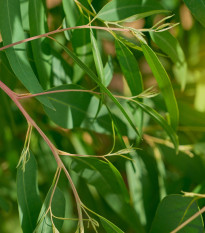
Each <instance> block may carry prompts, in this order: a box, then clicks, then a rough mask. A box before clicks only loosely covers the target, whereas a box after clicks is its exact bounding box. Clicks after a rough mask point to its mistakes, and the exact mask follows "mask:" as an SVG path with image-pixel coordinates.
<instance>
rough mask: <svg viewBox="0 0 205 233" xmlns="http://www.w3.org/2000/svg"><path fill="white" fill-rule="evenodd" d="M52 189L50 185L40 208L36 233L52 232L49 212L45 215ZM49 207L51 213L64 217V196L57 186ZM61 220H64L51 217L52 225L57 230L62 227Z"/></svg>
mask: <svg viewBox="0 0 205 233" xmlns="http://www.w3.org/2000/svg"><path fill="white" fill-rule="evenodd" d="M52 191H53V187H51V188H50V190H49V191H48V194H47V196H46V198H45V201H44V203H43V206H42V208H41V212H40V214H39V217H38V226H37V227H36V231H35V232H36V233H42V232H43V233H44V232H45V233H53V227H52V222H51V216H50V213H47V215H45V213H46V211H47V209H48V207H49V203H50V198H51V194H52ZM51 209H52V213H53V215H55V216H56V217H61V218H64V217H65V198H64V195H63V193H62V192H61V190H60V189H59V188H58V187H57V188H56V190H55V193H54V195H53V199H52V204H51ZM63 221H64V220H60V219H57V218H54V217H53V222H54V225H55V227H56V228H57V229H58V230H59V231H60V230H61V228H62V225H63Z"/></svg>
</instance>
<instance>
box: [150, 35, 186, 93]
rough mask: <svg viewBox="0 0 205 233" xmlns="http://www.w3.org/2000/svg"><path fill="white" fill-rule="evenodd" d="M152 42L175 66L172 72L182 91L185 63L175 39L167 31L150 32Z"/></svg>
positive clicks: (184, 78) (184, 83) (184, 79)
mask: <svg viewBox="0 0 205 233" xmlns="http://www.w3.org/2000/svg"><path fill="white" fill-rule="evenodd" d="M150 35H151V37H152V40H153V41H154V42H155V43H156V44H157V45H158V46H159V48H160V49H161V50H162V51H163V52H165V53H166V54H167V55H168V56H169V57H170V58H171V60H172V62H173V63H174V64H175V67H174V71H175V74H176V78H177V80H178V82H179V83H180V84H181V88H182V90H184V88H185V85H186V79H187V63H186V60H185V56H184V52H183V50H182V48H181V46H180V44H179V42H178V41H177V39H176V38H175V37H173V36H172V34H171V33H169V32H168V31H164V32H150Z"/></svg>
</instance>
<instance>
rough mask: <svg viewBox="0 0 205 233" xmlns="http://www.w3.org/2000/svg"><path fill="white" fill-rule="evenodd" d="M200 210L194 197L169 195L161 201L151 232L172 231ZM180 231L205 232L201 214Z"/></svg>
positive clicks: (164, 232)
mask: <svg viewBox="0 0 205 233" xmlns="http://www.w3.org/2000/svg"><path fill="white" fill-rule="evenodd" d="M198 211H199V208H198V206H197V204H196V202H195V201H193V198H192V197H183V196H181V195H169V196H167V197H165V198H164V199H163V200H162V202H161V203H160V205H159V207H158V209H157V213H156V216H155V218H154V221H153V224H152V228H151V231H150V233H156V232H157V233H170V232H171V231H173V230H174V229H175V228H176V227H177V226H179V225H180V224H181V223H183V222H184V221H185V220H187V219H188V218H190V217H191V216H192V215H194V214H195V213H196V212H198ZM179 232H180V233H194V232H198V233H203V232H204V227H203V221H202V217H201V215H200V216H198V217H197V218H196V219H194V220H193V221H192V222H190V223H189V224H188V225H187V226H185V227H184V228H183V229H181V230H180V231H179Z"/></svg>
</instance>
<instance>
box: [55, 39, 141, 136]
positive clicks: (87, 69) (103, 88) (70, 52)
mask: <svg viewBox="0 0 205 233" xmlns="http://www.w3.org/2000/svg"><path fill="white" fill-rule="evenodd" d="M57 43H58V44H60V43H59V42H58V41H57ZM60 45H61V46H62V48H63V49H64V50H65V51H66V52H67V53H68V55H69V56H70V57H71V58H72V59H73V60H74V61H75V62H76V63H77V64H78V66H79V67H80V68H81V69H83V70H84V71H85V72H86V73H87V74H88V75H89V76H90V77H91V78H92V80H93V81H94V82H96V83H97V84H98V85H99V87H100V88H101V89H102V91H104V93H106V94H107V95H108V96H109V97H110V99H111V100H112V101H113V102H114V103H115V104H116V106H117V107H118V108H119V109H120V111H121V112H122V114H123V115H124V116H125V118H126V119H127V121H128V122H129V123H130V125H131V126H132V128H133V129H134V130H135V132H136V134H137V135H139V133H138V131H137V129H136V127H135V125H134V124H133V122H132V120H131V119H130V117H129V116H128V115H127V113H126V111H125V109H124V108H123V107H122V105H121V104H120V103H119V101H118V100H117V99H116V98H115V97H114V96H113V95H112V93H111V92H110V91H109V90H108V89H107V88H106V87H105V86H104V85H103V84H102V83H101V82H100V81H99V79H98V77H97V76H96V75H95V74H94V73H93V71H92V70H91V69H90V68H89V67H88V66H86V64H84V63H83V62H82V61H81V60H80V59H79V58H78V57H77V56H76V55H75V54H74V53H73V52H72V51H71V50H69V49H68V48H67V47H65V46H64V45H62V44H60Z"/></svg>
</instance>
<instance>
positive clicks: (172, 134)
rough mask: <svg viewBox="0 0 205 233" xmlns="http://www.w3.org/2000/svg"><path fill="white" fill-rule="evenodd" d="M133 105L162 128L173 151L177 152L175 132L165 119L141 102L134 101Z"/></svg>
mask: <svg viewBox="0 0 205 233" xmlns="http://www.w3.org/2000/svg"><path fill="white" fill-rule="evenodd" d="M135 103H136V104H137V105H138V106H139V107H140V108H141V109H142V110H143V111H145V112H146V113H147V114H149V115H150V116H151V117H152V118H153V119H154V120H155V121H156V122H157V123H159V124H160V125H161V126H162V128H163V129H164V130H165V131H166V132H167V134H168V135H169V137H170V139H171V140H172V142H173V144H174V146H175V149H176V152H178V144H179V142H178V137H177V135H176V133H175V131H174V130H173V129H172V127H170V126H169V125H168V124H167V122H166V121H165V119H164V118H163V117H162V116H161V115H160V114H158V113H157V112H156V111H155V110H154V109H153V108H150V107H149V106H147V105H145V104H143V103H141V102H138V101H135Z"/></svg>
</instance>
